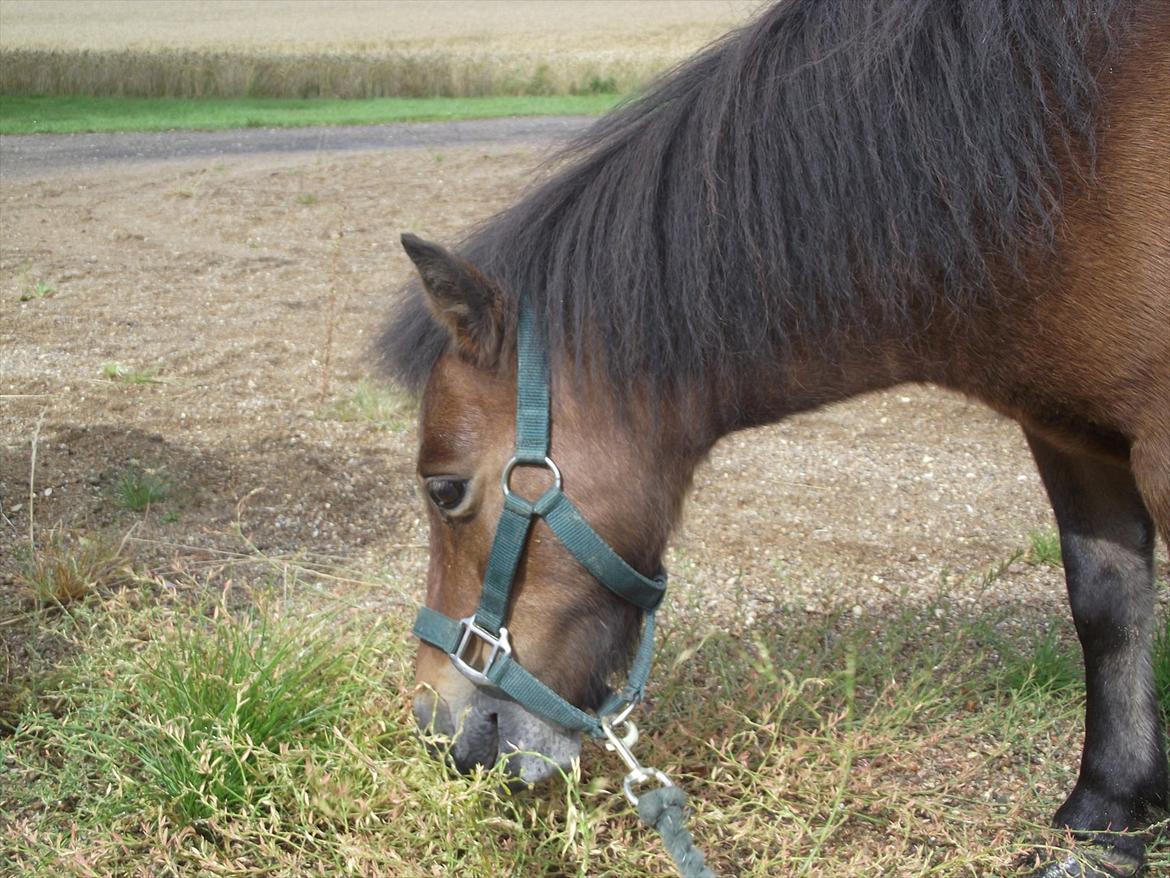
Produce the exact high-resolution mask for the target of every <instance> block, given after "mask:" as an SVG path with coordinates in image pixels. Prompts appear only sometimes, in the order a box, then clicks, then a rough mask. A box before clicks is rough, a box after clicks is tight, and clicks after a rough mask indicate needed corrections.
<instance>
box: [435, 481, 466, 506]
mask: <svg viewBox="0 0 1170 878" xmlns="http://www.w3.org/2000/svg"><path fill="white" fill-rule="evenodd" d="M466 493H467V480H466V479H444V478H437V479H428V480H427V495H428V496H429V497H430V498H431V502H432V503H434V504H435V505H436V506H438V507H439V508H440V509H443V510H446V511H447V512H450V511H451V510H452V509H455V508H456V507H458V506H459V504H460V503H462V502H463V495H464V494H466Z"/></svg>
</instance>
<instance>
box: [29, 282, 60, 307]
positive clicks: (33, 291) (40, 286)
mask: <svg viewBox="0 0 1170 878" xmlns="http://www.w3.org/2000/svg"><path fill="white" fill-rule="evenodd" d="M56 294H57V288H56V287H55V286H53V285H52V284H51V283H49V282H48V281H44V280H38V281H34V282H32V283H29V284H28V285H27V286H26V287H25V288H24V290H23V291H21V294H20V301H22V302H35V301H37V300H38V299H51V298H52V297H53V296H55V295H56Z"/></svg>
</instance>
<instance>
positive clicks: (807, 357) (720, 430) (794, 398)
mask: <svg viewBox="0 0 1170 878" xmlns="http://www.w3.org/2000/svg"><path fill="white" fill-rule="evenodd" d="M770 354H771V352H765V353H764V354H763V355H762V356H761V357H760V361H759V362H757V363H755V364H751V365H749V366H746V367H745V369H744V372H743V373H742V374H741V376H740V377H739V380H738V381H737V383H736V385H735V387H734V389H729V391H730V392H726V393H719V392H717V391H716V392H713V393H712V394H711V395H710V396H709V402H708V408H709V411H710V413H711V416H712V423H711V424H710V425H709V428H708V429H709V431H710V433H711V436H710V438H711V439H712V441H716V440H718V439H720V438H722V437H723V436H726V435H728V434H730V433H734V432H736V431H737V430H744V429H748V428H749V427H759V426H763V425H765V424H773V423H776V422H777V421H781V420H783V419H784V418H786V417H788V416H789V415H794V414H797V413H799V412H804V411H809V410H811V409H816V408H819V407H821V406H824V405H829V404H831V403H834V402H839V401H841V400H844V399H848V398H850V397H852V396H857V395H859V394H863V393H870V392H872V391H876V390H882V389H885V388H887V387H892V386H893V385H896V384H902V383H904V382H907V381H921V380H929V378H930V376H928V375H927V374H925V371H924V368H923V366H922V362H921V357H919V356H916V355H915V354H914V353H913V352H912V350H911V349H910V347H909V346H908V345H906V344H905V343H904V342H902V341H894V340H889V341H877V342H875V341H872V340H870V341H867V342H864V343H863V342H860V341H857V342H846V343H836V344H833V345H831V346H830V345H810V346H807V347H804V348H803V349H801V350H798V351H790V352H787V353H786V354H785V355H784V356H783V357H780V358H776V357H774V356H773V357H772V358H769V355H770Z"/></svg>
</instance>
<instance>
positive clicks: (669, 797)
mask: <svg viewBox="0 0 1170 878" xmlns="http://www.w3.org/2000/svg"><path fill="white" fill-rule="evenodd" d="M686 804H687V797H686V794H685V793H683V791H682V790H680V789H679V788H678V787H676V786H673V785H672V786H668V787H658V788H657V789H653V790H650V792H648V793H643V794H642V795H640V796H639V797H638V805H637V807H638V816H639V817H640V818H641V819H642V822H643V823H645V824H646V825H647V826H652V827H654V828H655V829H657V830H658V834H659V835H661V836H662V844H663V847H665V848H666V852H667V853H668V854H670V856H671V859H673V860H674V865H675V866H676V867H677V868H678V872H679V874H680V875H682V878H715V873H714V872H712V871H711V870H710V869H708V868H707V866H706V864H705V863H704V861H703V852H702V851H700V850H699V849H698V848H697V847H695V842H694V839H692V838H691V833H690V830H688V829H687V823H686V815H685V812H684V810H683V809H684V808H685V807H686Z"/></svg>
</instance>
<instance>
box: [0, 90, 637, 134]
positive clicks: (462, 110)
mask: <svg viewBox="0 0 1170 878" xmlns="http://www.w3.org/2000/svg"><path fill="white" fill-rule="evenodd" d="M620 99H621V98H620V96H619V95H615V94H584V95H537V96H523V95H522V96H499V97H471V98H370V99H365V100H331V99H309V100H297V99H280V98H199V99H194V98H107V97H14V96H0V134H78V133H84V132H102V131H170V130H178V129H195V130H216V129H225V128H296V127H308V126H316V125H377V124H381V123H386V122H423V121H447V120H455V119H490V118H496V117H502V116H566V115H582V116H590V115H597V114H600V113H604V112H605V111H606V110H608V109H610V108H611V107H613V106H614V105H615V104H616V103H617V102H618V101H619V100H620Z"/></svg>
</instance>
